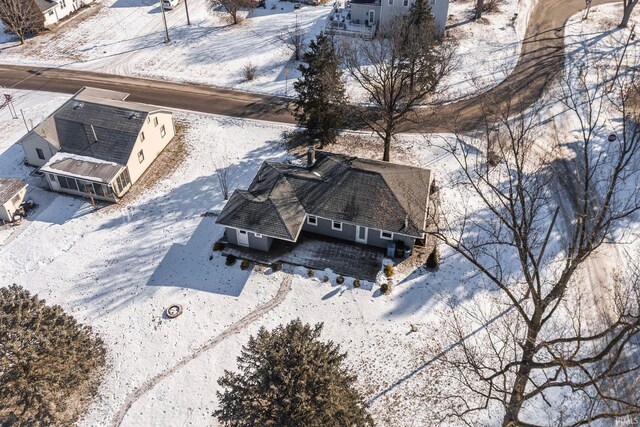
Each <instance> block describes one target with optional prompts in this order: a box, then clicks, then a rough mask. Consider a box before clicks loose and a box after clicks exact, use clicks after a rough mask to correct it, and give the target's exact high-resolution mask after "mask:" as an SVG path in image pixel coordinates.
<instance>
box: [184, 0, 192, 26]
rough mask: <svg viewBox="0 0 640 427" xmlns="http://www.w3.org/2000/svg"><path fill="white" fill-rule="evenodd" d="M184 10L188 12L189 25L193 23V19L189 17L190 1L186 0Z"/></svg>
mask: <svg viewBox="0 0 640 427" xmlns="http://www.w3.org/2000/svg"><path fill="white" fill-rule="evenodd" d="M184 10H185V11H186V12H187V25H191V20H190V19H189V3H187V0H184Z"/></svg>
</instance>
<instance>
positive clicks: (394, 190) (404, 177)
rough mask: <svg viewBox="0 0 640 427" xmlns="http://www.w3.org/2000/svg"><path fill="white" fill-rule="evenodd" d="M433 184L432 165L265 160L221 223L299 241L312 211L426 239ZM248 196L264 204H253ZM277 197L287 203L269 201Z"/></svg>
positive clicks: (324, 157) (339, 158)
mask: <svg viewBox="0 0 640 427" xmlns="http://www.w3.org/2000/svg"><path fill="white" fill-rule="evenodd" d="M283 182H286V183H287V185H285V184H283ZM429 184H430V171H429V170H427V169H420V168H414V167H410V166H403V165H397V164H393V163H387V162H380V161H375V160H366V159H359V158H355V157H349V156H344V155H339V154H333V153H327V152H321V151H320V152H318V153H317V161H316V163H315V164H314V165H313V166H312V167H311V168H305V167H299V166H293V165H287V164H280V163H269V162H266V163H265V164H263V165H262V167H261V168H260V170H259V171H258V174H257V175H256V177H255V178H254V180H253V182H252V183H251V185H250V186H249V189H248V191H246V192H245V191H236V193H234V195H233V196H232V198H231V200H230V201H229V203H227V205H226V206H225V207H224V209H223V210H222V212H221V214H220V217H219V218H218V221H217V222H218V223H219V224H223V225H228V226H232V227H236V228H241V229H246V230H250V231H255V232H257V233H261V234H265V235H269V236H272V237H278V238H285V239H287V240H295V239H296V238H297V233H298V232H299V229H300V226H301V224H302V221H304V216H305V214H309V215H317V216H320V217H324V218H329V219H333V220H337V221H344V222H350V223H354V224H358V225H362V226H366V227H369V228H375V229H379V230H385V231H391V232H394V233H401V234H405V235H409V236H414V237H421V236H422V233H423V229H424V224H425V219H426V209H427V202H428V199H429ZM248 195H251V196H252V197H255V198H256V199H259V200H260V203H249V202H248V200H249V199H248V197H249V196H248ZM239 197H244V200H246V201H245V202H244V203H240V202H239V201H240V199H239ZM275 200H280V201H283V200H284V202H280V203H272V204H270V202H274V201H275ZM232 201H233V203H232ZM283 223H284V225H283ZM284 229H286V233H285V232H283V230H284ZM292 232H295V233H294V234H292Z"/></svg>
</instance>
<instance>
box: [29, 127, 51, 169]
mask: <svg viewBox="0 0 640 427" xmlns="http://www.w3.org/2000/svg"><path fill="white" fill-rule="evenodd" d="M20 143H21V144H22V150H23V151H24V157H25V159H26V160H27V163H29V164H30V165H32V166H38V167H40V166H44V164H45V163H47V162H48V161H49V159H50V158H52V157H53V155H54V154H56V153H57V152H58V149H57V148H56V147H54V146H53V145H51V144H50V143H49V142H48V141H47V140H46V139H44V138H43V137H41V136H40V135H38V134H37V133H35V132H30V133H28V134H27V135H25V137H24V138H23V139H22V141H20ZM38 150H41V152H42V155H43V156H44V159H41V158H39V157H38Z"/></svg>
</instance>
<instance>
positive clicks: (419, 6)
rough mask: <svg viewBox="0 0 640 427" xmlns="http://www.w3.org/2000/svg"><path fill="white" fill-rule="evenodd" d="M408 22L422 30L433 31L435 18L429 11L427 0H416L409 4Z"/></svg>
mask: <svg viewBox="0 0 640 427" xmlns="http://www.w3.org/2000/svg"><path fill="white" fill-rule="evenodd" d="M409 23H410V24H411V25H414V26H417V27H420V28H421V29H423V30H426V31H433V32H435V20H434V18H433V14H432V13H431V6H429V0H416V1H415V3H413V4H412V5H411V8H410V12H409Z"/></svg>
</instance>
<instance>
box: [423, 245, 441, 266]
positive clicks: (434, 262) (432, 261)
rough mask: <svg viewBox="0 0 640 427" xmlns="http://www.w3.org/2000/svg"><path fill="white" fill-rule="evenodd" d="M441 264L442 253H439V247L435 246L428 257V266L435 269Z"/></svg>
mask: <svg viewBox="0 0 640 427" xmlns="http://www.w3.org/2000/svg"><path fill="white" fill-rule="evenodd" d="M439 264H440V255H439V254H438V248H433V250H432V251H431V253H430V254H429V257H428V258H427V263H426V265H427V268H430V269H432V270H434V269H436V268H438V265H439Z"/></svg>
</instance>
